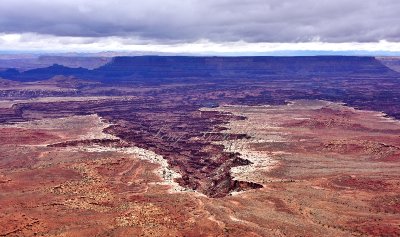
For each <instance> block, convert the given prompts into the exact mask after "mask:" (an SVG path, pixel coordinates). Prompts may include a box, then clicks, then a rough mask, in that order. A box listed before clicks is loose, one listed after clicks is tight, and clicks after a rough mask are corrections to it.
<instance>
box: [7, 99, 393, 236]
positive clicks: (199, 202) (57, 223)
mask: <svg viewBox="0 0 400 237" xmlns="http://www.w3.org/2000/svg"><path fill="white" fill-rule="evenodd" d="M97 99H98V100H101V99H103V98H97ZM114 99H115V98H114ZM92 100H93V98H92ZM35 103H46V102H37V101H35ZM210 112H217V113H221V114H231V115H232V116H236V117H241V118H245V119H233V120H231V121H229V122H227V123H225V124H224V125H221V126H223V127H224V129H223V130H222V129H217V130H216V131H210V132H208V133H207V134H206V135H203V137H204V139H205V140H210V141H212V143H213V144H215V145H218V146H223V149H224V151H226V152H228V153H234V154H238V156H239V157H240V158H243V159H246V160H248V161H250V162H251V164H243V165H240V166H235V167H232V168H231V170H230V173H231V175H232V179H233V180H234V181H243V182H246V183H255V184H258V185H259V187H257V188H255V189H246V190H231V191H230V192H229V193H228V194H227V195H225V196H222V197H216V198H212V197H208V196H207V195H205V194H204V193H202V192H199V191H194V190H192V189H190V188H188V187H185V188H184V187H182V186H180V185H179V184H178V183H177V182H176V181H175V179H176V178H181V176H182V175H181V174H180V173H182V172H180V170H178V169H176V168H175V169H174V166H170V165H169V164H168V162H167V160H165V159H164V158H163V157H161V156H160V155H159V154H156V153H155V152H153V151H150V150H147V149H143V148H139V147H135V146H132V145H126V144H125V143H126V142H124V141H123V140H121V139H119V138H118V137H116V136H114V135H112V134H110V133H106V132H105V131H107V128H109V127H111V126H112V124H110V123H108V122H107V121H106V120H105V119H103V118H101V117H99V116H98V115H97V114H91V115H73V116H66V117H60V118H40V119H35V120H30V121H20V122H15V123H10V124H3V125H2V126H1V127H0V154H2V155H1V157H0V169H1V175H0V190H1V193H0V213H1V214H0V235H1V236H350V235H353V236H368V235H371V236H398V235H400V195H399V191H400V173H399V172H398V171H399V170H400V163H399V157H400V136H399V134H400V122H398V121H397V120H394V119H391V118H387V117H385V116H384V114H382V113H379V112H373V111H361V110H356V109H353V108H351V107H348V106H345V105H343V104H338V103H332V102H327V101H321V100H295V101H290V102H288V103H287V104H284V105H263V106H248V105H229V104H225V105H221V106H219V107H216V108H201V109H200V110H199V113H206V114H207V113H210ZM39 117H40V116H39ZM221 134H227V136H225V138H226V139H219V140H218V141H214V140H215V139H213V135H217V136H221ZM229 134H247V135H248V136H246V137H241V138H234V139H233V138H229ZM228 138H229V139H228Z"/></svg>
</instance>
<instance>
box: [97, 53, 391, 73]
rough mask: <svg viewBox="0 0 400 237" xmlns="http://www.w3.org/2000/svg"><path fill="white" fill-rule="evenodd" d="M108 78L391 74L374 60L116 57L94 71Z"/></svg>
mask: <svg viewBox="0 0 400 237" xmlns="http://www.w3.org/2000/svg"><path fill="white" fill-rule="evenodd" d="M95 71H96V73H100V74H103V75H108V76H115V77H118V76H129V75H136V76H140V77H150V78H151V77H158V78H168V77H223V78H224V77H232V76H236V77H250V76H274V75H275V76H285V75H292V76H293V75H297V76H318V75H324V76H346V75H357V74H359V75H360V74H366V73H367V74H379V75H393V74H394V72H393V71H392V70H391V69H389V68H387V67H386V66H384V65H382V64H381V63H380V62H379V61H378V60H376V59H375V58H373V57H342V56H340V57H339V56H321V57H156V56H154V57H151V56H148V57H116V58H114V59H113V60H112V61H111V62H110V63H108V64H106V65H104V66H102V67H100V68H98V69H96V70H95Z"/></svg>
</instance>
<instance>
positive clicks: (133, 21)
mask: <svg viewBox="0 0 400 237" xmlns="http://www.w3.org/2000/svg"><path fill="white" fill-rule="evenodd" d="M399 12H400V1H399V0H242V1H239V0H140V1H138V0H0V35H2V37H3V39H2V38H0V48H3V49H4V48H5V47H4V45H5V43H7V42H8V43H10V42H12V41H10V42H9V40H10V38H12V37H14V38H15V37H16V38H18V39H17V41H15V43H20V44H22V43H24V42H25V43H26V44H28V45H29V43H34V42H33V41H35V42H45V41H46V40H52V42H55V41H57V44H60V45H74V44H80V45H91V44H101V43H102V42H109V40H110V39H113V38H114V39H115V40H117V41H118V44H121V45H138V44H139V45H148V44H152V45H154V44H156V45H180V44H190V43H196V42H199V41H202V42H205V41H206V42H212V43H216V44H224V43H232V42H242V43H243V42H244V43H299V42H324V43H335V44H336V43H348V42H361V43H373V42H380V41H388V42H397V43H398V42H400V24H399V23H400V13H399ZM16 38H15V39H14V40H16ZM7 40H8V41H7ZM31 41H32V42H31Z"/></svg>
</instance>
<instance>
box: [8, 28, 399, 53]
mask: <svg viewBox="0 0 400 237" xmlns="http://www.w3.org/2000/svg"><path fill="white" fill-rule="evenodd" d="M7 50H9V51H47V52H72V51H73V52H104V51H115V52H122V53H123V52H124V51H126V52H139V54H140V53H143V54H148V53H150V54H151V53H166V54H176V53H179V54H195V55H291V54H296V55H297V54H301V52H304V51H313V52H316V54H336V53H337V54H360V52H364V53H362V54H370V55H382V54H384V55H400V43H398V42H388V41H384V40H381V41H379V42H362V43H358V42H342V43H329V42H317V41H311V42H302V43H290V42H288V43H277V42H272V43H268V42H254V43H249V42H245V41H236V42H212V41H209V40H198V41H195V42H183V43H173V44H172V43H170V42H167V43H151V44H149V43H142V42H141V40H135V39H132V38H130V37H128V38H125V37H119V36H105V37H76V36H74V37H71V36H53V35H42V34H36V33H24V34H0V51H7ZM283 51H287V52H289V53H282V52H283ZM298 51H300V53H299V52H298ZM290 52H292V53H290Z"/></svg>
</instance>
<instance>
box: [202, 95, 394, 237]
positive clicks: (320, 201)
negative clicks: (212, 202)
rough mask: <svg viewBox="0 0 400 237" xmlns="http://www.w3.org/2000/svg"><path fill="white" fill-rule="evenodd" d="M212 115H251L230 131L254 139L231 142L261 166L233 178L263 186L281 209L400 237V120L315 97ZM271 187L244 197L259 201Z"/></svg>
mask: <svg viewBox="0 0 400 237" xmlns="http://www.w3.org/2000/svg"><path fill="white" fill-rule="evenodd" d="M207 110H209V111H210V110H211V111H221V112H225V113H226V112H229V113H232V114H234V115H237V116H245V117H246V118H247V119H246V120H240V121H232V122H230V123H229V124H227V125H226V127H227V128H228V130H227V132H228V133H235V132H242V133H247V134H249V135H250V136H251V137H252V138H251V139H243V140H235V141H229V142H223V144H224V146H225V149H229V150H234V151H237V152H240V153H241V155H242V156H245V157H247V158H249V160H252V161H253V163H254V165H250V166H242V167H240V172H237V171H236V170H235V169H234V170H232V174H233V176H234V177H235V178H236V179H241V180H250V181H252V182H259V183H262V184H263V185H264V186H265V189H266V190H268V191H266V192H267V193H269V194H270V195H271V196H272V197H270V198H271V200H273V202H275V203H276V205H277V208H278V209H281V210H282V211H283V210H285V211H287V212H290V213H297V215H301V216H303V218H304V219H307V220H310V221H312V222H314V223H316V224H318V225H320V226H321V227H323V228H328V229H329V228H332V229H337V230H341V231H344V232H347V233H349V234H350V233H352V234H356V235H364V234H365V235H372V236H382V235H383V236H384V235H387V236H396V235H398V234H400V228H399V224H400V222H399V220H400V212H399V211H398V208H396V206H398V205H399V204H400V203H399V195H398V192H399V190H400V175H399V172H398V171H399V170H400V136H399V135H400V122H399V121H397V120H394V119H392V118H388V117H387V116H386V115H385V114H383V113H380V112H374V111H362V110H356V109H354V108H351V107H347V106H345V105H343V104H338V103H332V102H327V101H310V100H298V101H292V102H289V103H288V104H287V105H281V106H221V107H219V108H213V109H207ZM265 189H262V190H261V191H260V192H256V193H253V192H251V193H247V194H245V193H242V194H240V195H244V196H245V197H246V198H247V199H248V200H250V199H252V198H254V199H259V198H261V197H260V196H264V191H263V190H265ZM275 192H276V193H275ZM260 193H263V194H260ZM272 193H273V194H272ZM250 196H251V198H250ZM379 200H381V201H379ZM338 216H340V218H338Z"/></svg>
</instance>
